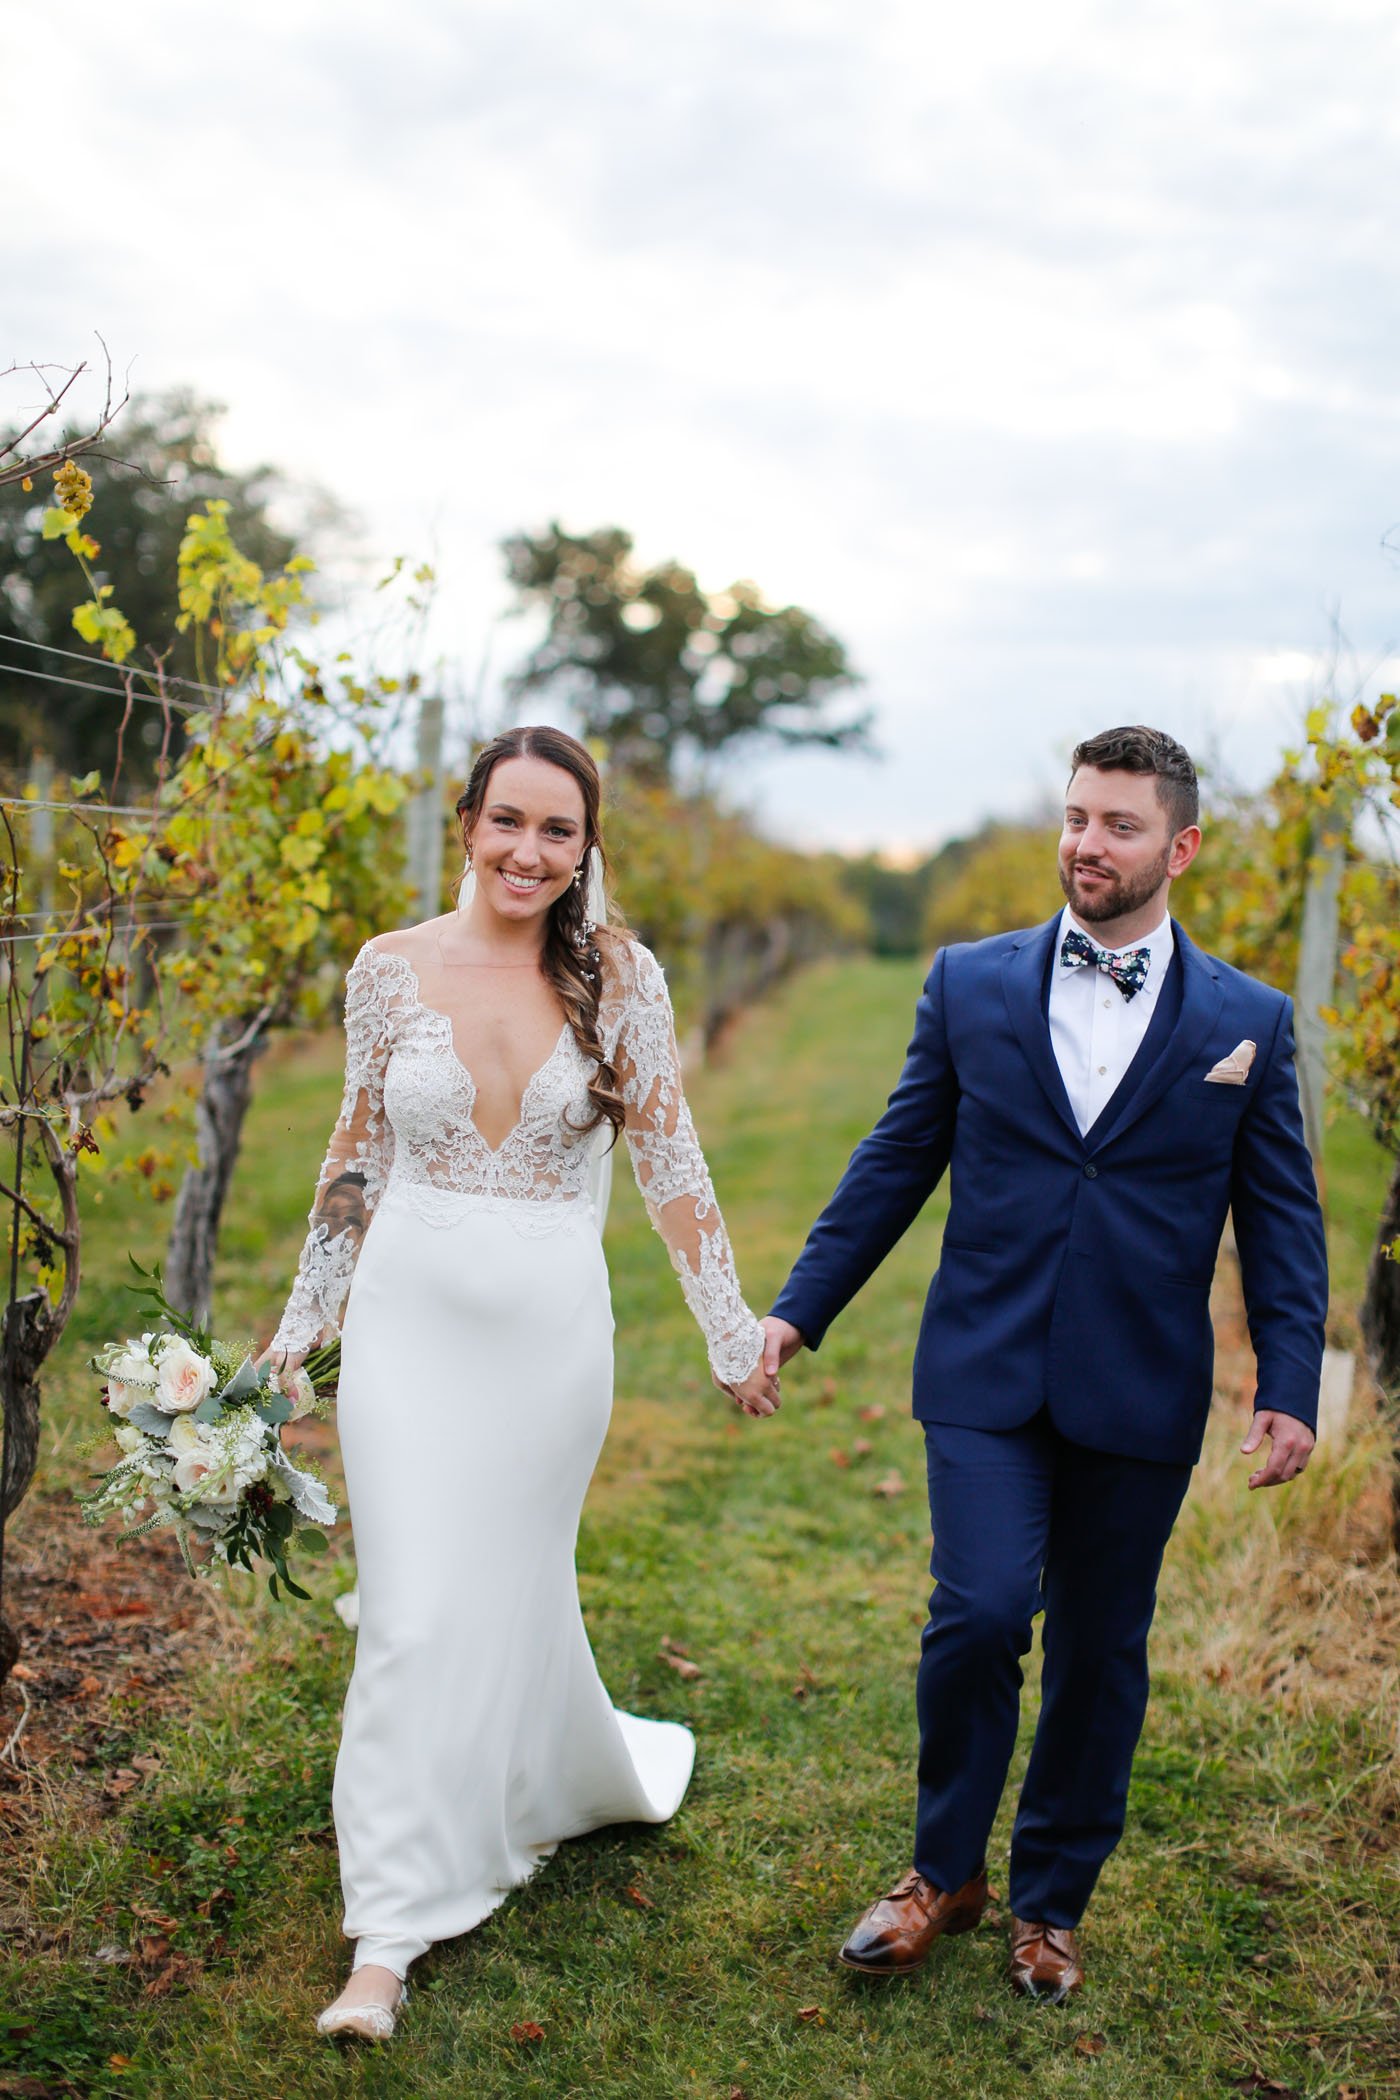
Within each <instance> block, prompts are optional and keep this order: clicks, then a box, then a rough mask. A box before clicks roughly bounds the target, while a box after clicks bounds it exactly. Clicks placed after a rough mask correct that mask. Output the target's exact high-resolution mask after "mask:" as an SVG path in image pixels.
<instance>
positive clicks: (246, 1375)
mask: <svg viewBox="0 0 1400 2100" xmlns="http://www.w3.org/2000/svg"><path fill="white" fill-rule="evenodd" d="M261 1385H262V1380H261V1379H260V1378H259V1376H258V1374H257V1371H256V1370H255V1369H254V1367H253V1359H252V1357H251V1356H245V1357H244V1359H243V1361H242V1363H241V1364H240V1365H239V1366H238V1369H237V1370H236V1371H235V1372H234V1374H233V1376H232V1378H230V1380H229V1382H228V1384H227V1385H226V1386H225V1387H224V1389H223V1391H222V1392H221V1393H220V1394H219V1398H220V1399H221V1400H223V1401H233V1400H247V1399H248V1398H249V1397H250V1396H251V1395H252V1394H253V1393H256V1392H257V1391H258V1390H259V1388H260V1387H261Z"/></svg>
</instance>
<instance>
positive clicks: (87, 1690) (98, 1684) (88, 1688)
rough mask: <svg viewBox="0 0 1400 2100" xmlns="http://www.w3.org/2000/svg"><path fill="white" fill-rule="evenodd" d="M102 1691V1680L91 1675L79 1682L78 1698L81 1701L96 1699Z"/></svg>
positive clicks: (80, 1679) (81, 1678)
mask: <svg viewBox="0 0 1400 2100" xmlns="http://www.w3.org/2000/svg"><path fill="white" fill-rule="evenodd" d="M101 1689H102V1679H101V1678H100V1677H93V1676H91V1675H89V1676H87V1677H80V1678H79V1680H78V1697H79V1698H80V1699H95V1698H96V1697H97V1694H98V1693H99V1692H100V1691H101Z"/></svg>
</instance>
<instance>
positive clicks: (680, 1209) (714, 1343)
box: [614, 945, 763, 1385]
mask: <svg viewBox="0 0 1400 2100" xmlns="http://www.w3.org/2000/svg"><path fill="white" fill-rule="evenodd" d="M630 955H631V963H632V968H631V971H630V973H629V974H630V976H631V978H632V982H631V984H630V985H629V987H628V989H627V992H626V995H625V997H624V999H623V1003H622V1008H621V1013H620V1016H619V1023H618V1027H617V1044H616V1049H615V1051H614V1069H615V1070H616V1072H617V1076H618V1083H619V1087H620V1090H621V1093H622V1098H623V1101H624V1103H625V1105H626V1111H627V1119H626V1124H625V1136H626V1139H627V1149H628V1151H629V1152H630V1154H631V1156H632V1171H633V1173H634V1174H635V1175H636V1177H637V1186H638V1188H639V1189H640V1190H641V1192H642V1197H643V1200H644V1201H645V1203H646V1207H647V1213H648V1215H649V1217H650V1218H651V1222H652V1224H653V1225H654V1226H655V1227H656V1229H657V1231H658V1232H659V1233H660V1235H661V1237H662V1239H663V1240H664V1241H665V1242H666V1246H667V1250H668V1252H669V1253H670V1256H671V1263H672V1266H673V1267H674V1268H675V1270H676V1273H677V1274H678V1275H679V1277H680V1280H681V1288H682V1290H683V1291H684V1292H685V1298H686V1303H687V1305H689V1307H690V1309H691V1311H692V1313H693V1314H694V1315H695V1318H696V1321H697V1322H698V1324H699V1327H700V1330H701V1332H702V1334H703V1335H704V1337H705V1344H706V1348H707V1350H708V1352H709V1358H710V1365H711V1368H712V1369H713V1371H714V1372H715V1374H716V1376H717V1377H718V1378H720V1379H722V1380H723V1381H724V1383H725V1384H726V1385H734V1384H737V1383H738V1382H739V1381H740V1380H741V1379H744V1378H747V1377H748V1375H749V1373H750V1372H751V1371H752V1370H753V1369H754V1367H755V1365H756V1364H757V1362H758V1360H759V1358H760V1356H761V1355H762V1352H763V1329H762V1328H761V1327H760V1326H759V1324H758V1321H757V1320H756V1319H755V1318H754V1316H753V1314H752V1313H751V1312H750V1311H749V1308H748V1306H747V1305H745V1303H744V1300H743V1297H742V1296H741V1294H740V1290H739V1279H738V1276H737V1275H736V1273H735V1269H734V1256H733V1253H732V1251H731V1249H730V1245H729V1235H728V1234H727V1233H726V1231H725V1229H724V1220H723V1218H722V1217H721V1216H720V1212H719V1206H718V1204H717V1203H716V1201H715V1192H714V1188H713V1186H712V1184H711V1181H710V1175H709V1170H708V1168H707V1167H706V1165H705V1156H704V1154H703V1153H702V1152H701V1150H700V1141H699V1139H698V1138H697V1137H696V1135H695V1125H694V1124H693V1123H692V1121H691V1119H690V1110H689V1109H688V1108H687V1106H686V1100H685V1095H684V1093H683V1092H682V1090H681V1072H680V1058H679V1055H678V1053H677V1050H676V1031H675V1025H674V1022H673V1020H672V1016H671V1001H670V998H669V997H668V995H667V991H666V980H665V978H664V977H663V976H662V974H661V968H660V965H659V964H658V963H657V961H656V959H655V957H654V956H653V955H651V954H650V952H649V951H648V950H647V949H645V948H643V947H641V946H639V945H634V946H632V948H631V950H630Z"/></svg>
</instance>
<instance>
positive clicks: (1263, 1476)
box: [1240, 1407, 1316, 1488]
mask: <svg viewBox="0 0 1400 2100" xmlns="http://www.w3.org/2000/svg"><path fill="white" fill-rule="evenodd" d="M1265 1437H1267V1438H1268V1439H1269V1457H1268V1462H1267V1464H1265V1465H1263V1466H1261V1467H1260V1468H1259V1470H1258V1472H1257V1473H1251V1474H1250V1476H1249V1484H1250V1486H1251V1487H1252V1488H1271V1487H1277V1486H1278V1485H1279V1483H1280V1481H1284V1480H1296V1478H1297V1477H1298V1475H1299V1474H1300V1473H1301V1472H1302V1470H1303V1468H1304V1466H1305V1465H1306V1464H1307V1462H1308V1460H1309V1459H1310V1458H1311V1457H1312V1449H1313V1445H1314V1443H1315V1442H1316V1438H1315V1437H1314V1436H1313V1433H1312V1431H1311V1430H1310V1429H1309V1428H1308V1427H1307V1424H1306V1423H1304V1422H1300V1421H1299V1420H1298V1419H1297V1417H1296V1415H1284V1414H1279V1413H1278V1412H1277V1411H1276V1410H1275V1409H1274V1408H1270V1407H1261V1408H1260V1410H1259V1412H1258V1413H1257V1414H1256V1415H1255V1417H1254V1421H1253V1423H1252V1424H1251V1426H1250V1431H1249V1435H1248V1436H1247V1437H1246V1438H1245V1440H1244V1442H1243V1443H1242V1444H1241V1445H1240V1450H1241V1451H1242V1452H1243V1453H1244V1455H1245V1457H1246V1458H1248V1457H1249V1456H1250V1455H1251V1453H1253V1452H1255V1451H1257V1450H1258V1449H1259V1446H1260V1445H1261V1444H1262V1443H1263V1441H1264V1439H1265Z"/></svg>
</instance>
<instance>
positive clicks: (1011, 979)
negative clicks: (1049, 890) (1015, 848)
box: [1001, 912, 1083, 1144]
mask: <svg viewBox="0 0 1400 2100" xmlns="http://www.w3.org/2000/svg"><path fill="white" fill-rule="evenodd" d="M1059 925H1060V914H1059V913H1058V912H1056V914H1055V916H1054V918H1053V919H1051V920H1050V921H1049V923H1048V924H1047V925H1045V926H1036V927H1034V928H1032V930H1031V931H1030V932H1029V933H1026V934H1023V935H1022V936H1021V938H1020V939H1019V940H1018V941H1017V943H1016V945H1015V947H1014V948H1011V949H1009V950H1008V951H1007V955H1006V959H1005V962H1004V963H1003V965H1002V979H1001V988H1002V991H1003V993H1004V995H1005V998H1006V1009H1007V1012H1008V1013H1009V1014H1010V1016H1011V1025H1012V1027H1013V1028H1014V1029H1015V1031H1016V1034H1017V1037H1018V1038H1019V1040H1020V1044H1021V1048H1022V1050H1023V1051H1024V1052H1025V1054H1026V1062H1027V1064H1028V1065H1029V1066H1030V1068H1031V1070H1032V1072H1034V1074H1035V1076H1036V1078H1037V1079H1038V1080H1039V1082H1040V1084H1041V1087H1042V1088H1043V1090H1044V1093H1045V1097H1046V1099H1047V1100H1048V1101H1049V1103H1050V1106H1051V1107H1052V1108H1053V1109H1054V1111H1055V1113H1056V1115H1057V1116H1058V1117H1059V1118H1060V1121H1061V1122H1062V1123H1064V1124H1065V1125H1066V1127H1067V1128H1068V1130H1069V1134H1070V1136H1071V1137H1072V1138H1073V1139H1074V1141H1075V1143H1076V1144H1082V1143H1083V1140H1082V1138H1081V1137H1080V1134H1079V1125H1078V1124H1077V1123H1076V1122H1075V1120H1074V1110H1073V1109H1072V1108H1071V1107H1070V1105H1069V1095H1068V1094H1067V1093H1066V1092H1065V1083H1064V1081H1063V1079H1061V1077H1060V1068H1059V1066H1058V1065H1057V1064H1056V1062H1055V1052H1054V1049H1053V1047H1052V1046H1051V1042H1050V1024H1049V1022H1048V1021H1047V1020H1046V1018H1045V1007H1044V1003H1043V1001H1042V998H1041V993H1042V990H1043V988H1044V984H1045V972H1046V969H1047V967H1048V964H1049V960H1050V948H1051V945H1052V943H1053V941H1054V938H1055V935H1056V933H1057V932H1058V930H1059Z"/></svg>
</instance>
